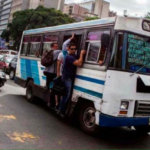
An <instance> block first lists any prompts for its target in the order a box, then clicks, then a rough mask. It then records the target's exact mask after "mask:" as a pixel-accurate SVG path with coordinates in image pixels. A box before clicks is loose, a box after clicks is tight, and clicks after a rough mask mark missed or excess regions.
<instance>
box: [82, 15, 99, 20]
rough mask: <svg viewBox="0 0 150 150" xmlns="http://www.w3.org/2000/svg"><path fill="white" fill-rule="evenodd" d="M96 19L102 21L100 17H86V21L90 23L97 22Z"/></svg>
mask: <svg viewBox="0 0 150 150" xmlns="http://www.w3.org/2000/svg"><path fill="white" fill-rule="evenodd" d="M96 19H100V18H99V17H97V16H95V17H86V18H85V20H84V21H90V20H96Z"/></svg>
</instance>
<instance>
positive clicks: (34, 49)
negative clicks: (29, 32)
mask: <svg viewBox="0 0 150 150" xmlns="http://www.w3.org/2000/svg"><path fill="white" fill-rule="evenodd" d="M41 39H42V36H33V37H31V40H30V49H29V53H28V55H29V56H35V57H39V55H40V48H41Z"/></svg>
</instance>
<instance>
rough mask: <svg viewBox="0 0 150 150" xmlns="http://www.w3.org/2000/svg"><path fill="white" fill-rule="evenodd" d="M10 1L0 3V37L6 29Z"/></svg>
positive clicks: (5, 0) (4, 0)
mask: <svg viewBox="0 0 150 150" xmlns="http://www.w3.org/2000/svg"><path fill="white" fill-rule="evenodd" d="M11 6H12V0H1V1H0V35H1V33H2V32H3V30H5V29H6V28H7V24H8V21H9V15H10V12H11Z"/></svg>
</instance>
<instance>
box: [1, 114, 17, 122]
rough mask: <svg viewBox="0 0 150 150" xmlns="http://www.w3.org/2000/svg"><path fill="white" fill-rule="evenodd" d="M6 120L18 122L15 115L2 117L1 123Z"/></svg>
mask: <svg viewBox="0 0 150 150" xmlns="http://www.w3.org/2000/svg"><path fill="white" fill-rule="evenodd" d="M4 120H8V121H10V120H16V117H15V116H13V115H10V116H6V115H0V122H2V121H4Z"/></svg>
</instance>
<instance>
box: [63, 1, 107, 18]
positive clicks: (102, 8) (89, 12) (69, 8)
mask: <svg viewBox="0 0 150 150" xmlns="http://www.w3.org/2000/svg"><path fill="white" fill-rule="evenodd" d="M109 7H110V3H109V2H106V1H104V0H94V1H93V0H90V1H86V2H83V3H80V4H75V3H72V4H66V5H65V7H64V13H66V14H68V15H70V16H71V17H72V15H73V14H75V15H76V16H78V17H79V18H80V16H82V18H85V17H89V16H91V17H94V16H97V17H99V18H107V17H109ZM80 10H82V11H80ZM81 12H82V13H81ZM82 20H83V19H82Z"/></svg>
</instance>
